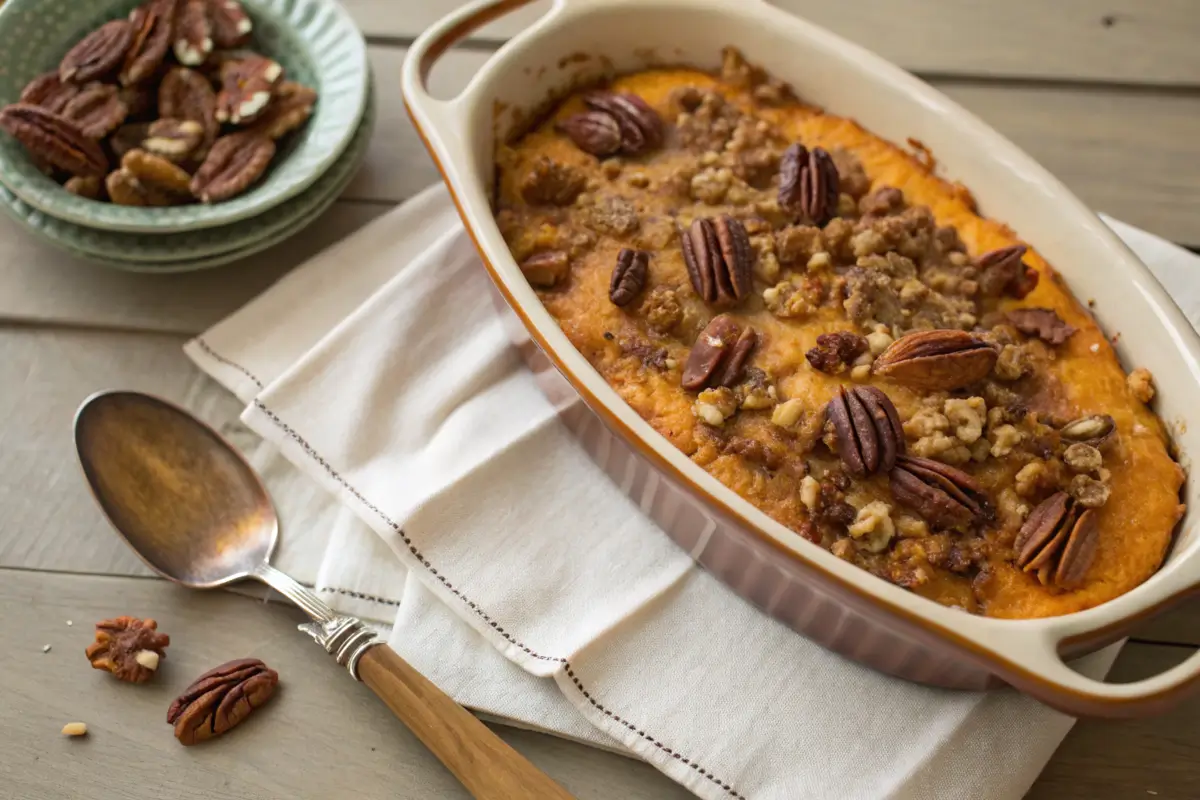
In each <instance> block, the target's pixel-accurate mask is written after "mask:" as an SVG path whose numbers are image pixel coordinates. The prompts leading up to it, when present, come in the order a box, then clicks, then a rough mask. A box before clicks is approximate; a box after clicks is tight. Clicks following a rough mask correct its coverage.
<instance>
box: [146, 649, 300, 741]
mask: <svg viewBox="0 0 1200 800" xmlns="http://www.w3.org/2000/svg"><path fill="white" fill-rule="evenodd" d="M278 684H279V673H277V672H276V671H275V670H273V669H269V668H268V667H267V665H266V664H264V663H263V662H262V661H260V660H259V659H257V658H243V659H239V660H236V661H230V662H228V663H225V664H222V665H221V666H219V667H216V668H214V669H211V670H209V671H208V672H206V673H204V674H203V675H201V676H200V677H199V678H197V679H196V680H195V681H193V682H192V685H191V686H189V687H188V688H187V689H185V690H184V692H183V694H181V695H180V696H179V697H178V698H177V699H176V700H175V701H174V702H173V703H171V707H170V708H169V709H168V710H167V722H168V723H169V724H171V725H174V726H175V738H176V739H178V740H179V743H180V744H183V745H193V744H196V743H198V742H203V741H205V740H207V739H211V738H213V737H214V736H220V735H221V734H223V733H226V732H227V731H229V730H230V729H231V728H233V727H234V726H235V725H237V724H238V723H240V722H241V721H242V720H244V719H245V718H246V717H248V716H250V714H251V713H252V712H253V711H254V710H255V709H257V708H260V707H262V705H263V704H264V703H266V702H267V701H268V700H270V699H271V696H272V695H273V694H274V693H275V687H276V686H277V685H278Z"/></svg>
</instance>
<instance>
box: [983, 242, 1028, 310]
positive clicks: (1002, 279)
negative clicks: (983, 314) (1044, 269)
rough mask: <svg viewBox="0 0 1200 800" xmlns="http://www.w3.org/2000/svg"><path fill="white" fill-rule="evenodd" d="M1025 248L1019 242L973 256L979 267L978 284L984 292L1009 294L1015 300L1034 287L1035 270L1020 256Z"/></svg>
mask: <svg viewBox="0 0 1200 800" xmlns="http://www.w3.org/2000/svg"><path fill="white" fill-rule="evenodd" d="M1028 249H1029V248H1027V247H1026V246H1025V245H1023V244H1014V245H1012V246H1011V247H1001V248H998V249H996V250H989V251H988V252H986V253H984V254H983V255H981V256H980V257H979V258H977V259H975V265H976V266H977V267H978V268H979V271H980V273H981V274H980V278H979V288H980V290H981V291H982V293H983V294H984V295H987V296H999V295H1002V294H1009V295H1012V296H1013V297H1016V298H1017V299H1018V300H1019V299H1022V298H1024V297H1025V295H1027V294H1029V293H1030V292H1032V291H1033V290H1034V288H1035V287H1036V286H1037V284H1038V272H1037V270H1035V269H1033V268H1032V267H1030V266H1029V265H1028V264H1026V263H1025V262H1024V261H1022V260H1021V258H1022V257H1023V256H1024V255H1025V253H1026V251H1027V250H1028Z"/></svg>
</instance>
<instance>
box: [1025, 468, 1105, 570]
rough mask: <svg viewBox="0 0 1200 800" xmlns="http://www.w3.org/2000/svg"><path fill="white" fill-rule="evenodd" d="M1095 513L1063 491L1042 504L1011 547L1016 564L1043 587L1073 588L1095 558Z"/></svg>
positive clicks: (1030, 516) (1097, 535)
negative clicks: (1035, 576)
mask: <svg viewBox="0 0 1200 800" xmlns="http://www.w3.org/2000/svg"><path fill="white" fill-rule="evenodd" d="M1098 539H1099V531H1098V529H1097V527H1096V512H1095V511H1093V510H1092V509H1090V508H1085V507H1084V506H1082V505H1081V504H1080V503H1079V502H1077V501H1076V500H1075V499H1073V498H1072V497H1070V496H1069V495H1068V494H1066V492H1058V493H1057V494H1054V495H1052V496H1051V497H1049V498H1047V499H1046V500H1045V501H1043V502H1042V503H1041V505H1039V506H1038V507H1037V508H1035V509H1034V510H1033V512H1032V513H1031V514H1030V515H1029V518H1028V519H1026V520H1025V524H1024V525H1022V526H1021V530H1020V532H1019V533H1018V534H1017V539H1016V541H1015V542H1014V544H1013V546H1014V547H1015V548H1016V551H1017V566H1018V567H1020V568H1021V569H1022V570H1024V571H1025V572H1032V573H1035V574H1036V575H1037V578H1038V581H1040V582H1041V583H1042V585H1044V586H1057V587H1058V588H1060V589H1072V588H1075V587H1077V586H1079V585H1080V584H1081V583H1083V579H1084V577H1085V576H1086V575H1087V571H1088V568H1089V567H1091V565H1092V561H1094V560H1095V558H1096V545H1097V543H1098Z"/></svg>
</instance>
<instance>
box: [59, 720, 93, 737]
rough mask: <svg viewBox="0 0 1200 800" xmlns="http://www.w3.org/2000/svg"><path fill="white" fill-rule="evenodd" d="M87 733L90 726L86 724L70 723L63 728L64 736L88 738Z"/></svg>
mask: <svg viewBox="0 0 1200 800" xmlns="http://www.w3.org/2000/svg"><path fill="white" fill-rule="evenodd" d="M87 732H88V726H87V723H86V722H68V723H67V724H66V725H63V728H62V733H63V736H86V735H87Z"/></svg>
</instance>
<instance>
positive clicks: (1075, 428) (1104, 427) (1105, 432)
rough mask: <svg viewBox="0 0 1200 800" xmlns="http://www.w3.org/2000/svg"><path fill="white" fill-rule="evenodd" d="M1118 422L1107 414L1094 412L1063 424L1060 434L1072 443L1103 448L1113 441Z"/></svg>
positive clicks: (1064, 439)
mask: <svg viewBox="0 0 1200 800" xmlns="http://www.w3.org/2000/svg"><path fill="white" fill-rule="evenodd" d="M1116 434H1117V424H1116V422H1115V421H1114V420H1113V418H1112V417H1110V416H1108V415H1107V414H1092V415H1091V416H1087V417H1080V418H1079V419H1076V420H1072V421H1071V422H1068V423H1067V424H1066V425H1064V426H1062V428H1061V429H1059V431H1058V435H1059V436H1060V437H1062V439H1063V441H1065V442H1068V443H1070V444H1087V445H1091V446H1092V447H1095V448H1096V449H1098V450H1099V449H1102V448H1104V447H1105V446H1107V445H1108V444H1110V443H1111V442H1112V441H1113V438H1114V437H1115V436H1116Z"/></svg>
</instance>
